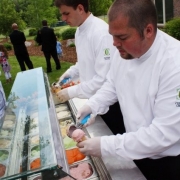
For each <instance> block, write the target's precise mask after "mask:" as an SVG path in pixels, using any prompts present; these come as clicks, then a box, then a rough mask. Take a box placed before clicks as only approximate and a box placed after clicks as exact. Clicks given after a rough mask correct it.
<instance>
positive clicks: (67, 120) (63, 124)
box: [59, 118, 74, 126]
mask: <svg viewBox="0 0 180 180" xmlns="http://www.w3.org/2000/svg"><path fill="white" fill-rule="evenodd" d="M72 123H73V119H72V118H69V119H66V120H59V125H60V126H68V125H70V124H72ZM73 124H74V123H73Z"/></svg>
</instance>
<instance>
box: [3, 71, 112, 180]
mask: <svg viewBox="0 0 180 180" xmlns="http://www.w3.org/2000/svg"><path fill="white" fill-rule="evenodd" d="M75 113H76V112H74V108H73V105H71V103H70V102H68V103H63V104H59V103H55V102H54V100H53V95H52V93H51V91H50V85H49V82H48V78H47V75H46V74H45V73H44V72H43V70H42V68H36V69H32V70H27V71H24V72H19V73H18V74H17V76H16V79H15V81H14V84H13V87H12V90H11V92H10V95H9V97H8V99H7V107H6V112H5V115H4V118H3V122H2V127H1V128H0V179H1V180H12V179H18V180H20V179H21V180H41V179H43V180H50V179H51V180H57V179H58V180H59V179H60V180H75V179H76V180H79V179H87V180H111V177H110V176H109V174H108V172H107V170H106V168H105V166H104V164H103V163H102V161H101V159H100V158H93V157H87V156H85V155H83V154H81V153H80V152H79V150H78V148H77V147H76V143H75V142H73V141H72V139H70V138H68V137H67V135H66V127H67V125H68V124H69V123H74V122H75V121H74V119H75ZM85 132H86V133H87V131H86V130H85ZM86 135H87V136H88V133H87V134H86Z"/></svg>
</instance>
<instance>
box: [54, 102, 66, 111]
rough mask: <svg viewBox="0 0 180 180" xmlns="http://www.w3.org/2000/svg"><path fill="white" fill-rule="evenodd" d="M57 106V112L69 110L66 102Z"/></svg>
mask: <svg viewBox="0 0 180 180" xmlns="http://www.w3.org/2000/svg"><path fill="white" fill-rule="evenodd" d="M55 108H56V113H58V112H61V111H66V110H68V106H67V105H66V104H60V105H57V106H56V107H55Z"/></svg>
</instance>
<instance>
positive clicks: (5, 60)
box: [0, 44, 12, 83]
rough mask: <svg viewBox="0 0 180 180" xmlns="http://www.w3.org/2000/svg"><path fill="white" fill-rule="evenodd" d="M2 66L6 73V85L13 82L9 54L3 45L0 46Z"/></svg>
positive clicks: (0, 62)
mask: <svg viewBox="0 0 180 180" xmlns="http://www.w3.org/2000/svg"><path fill="white" fill-rule="evenodd" d="M0 64H1V66H2V70H3V71H4V75H5V78H6V83H9V82H11V80H12V79H11V73H10V70H11V67H10V65H9V62H8V52H7V49H6V48H5V47H4V45H3V44H0Z"/></svg>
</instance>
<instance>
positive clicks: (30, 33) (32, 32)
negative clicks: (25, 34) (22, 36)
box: [29, 28, 37, 36]
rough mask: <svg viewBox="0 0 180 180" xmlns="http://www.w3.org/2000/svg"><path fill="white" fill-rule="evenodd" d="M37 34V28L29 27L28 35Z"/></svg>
mask: <svg viewBox="0 0 180 180" xmlns="http://www.w3.org/2000/svg"><path fill="white" fill-rule="evenodd" d="M36 34H37V30H36V29H34V28H33V29H29V36H35V35H36Z"/></svg>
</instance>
